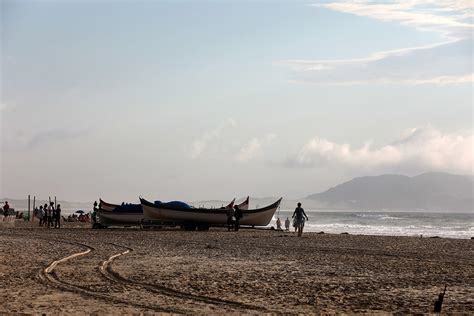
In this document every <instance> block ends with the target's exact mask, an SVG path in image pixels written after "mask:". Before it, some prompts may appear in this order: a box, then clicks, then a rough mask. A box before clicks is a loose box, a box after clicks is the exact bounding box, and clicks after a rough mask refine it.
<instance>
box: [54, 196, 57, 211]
mask: <svg viewBox="0 0 474 316" xmlns="http://www.w3.org/2000/svg"><path fill="white" fill-rule="evenodd" d="M56 206H57V205H56V196H54V208H56Z"/></svg>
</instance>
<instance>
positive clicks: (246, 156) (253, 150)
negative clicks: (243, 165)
mask: <svg viewBox="0 0 474 316" xmlns="http://www.w3.org/2000/svg"><path fill="white" fill-rule="evenodd" d="M275 137H276V135H275V134H267V135H266V136H265V137H263V138H257V137H254V138H252V139H250V140H249V141H248V142H247V143H246V144H245V145H244V146H242V148H241V149H240V151H239V155H238V157H237V159H238V160H239V161H242V162H246V161H249V160H251V159H253V158H255V157H257V156H258V155H259V154H261V153H262V147H263V146H265V145H268V144H270V143H271V142H272V141H273V140H274V139H275Z"/></svg>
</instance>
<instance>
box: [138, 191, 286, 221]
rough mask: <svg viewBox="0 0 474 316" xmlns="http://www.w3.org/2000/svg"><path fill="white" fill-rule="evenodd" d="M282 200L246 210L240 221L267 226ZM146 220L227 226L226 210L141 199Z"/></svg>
mask: <svg viewBox="0 0 474 316" xmlns="http://www.w3.org/2000/svg"><path fill="white" fill-rule="evenodd" d="M281 200H282V199H281V198H280V199H279V200H278V201H276V202H275V203H273V204H271V205H268V206H266V207H262V208H259V209H254V210H246V211H245V212H243V217H242V219H241V220H240V224H241V225H248V226H266V225H268V224H269V223H270V221H271V219H272V217H273V214H275V211H276V210H277V209H278V207H279V206H280V202H281ZM140 202H141V205H142V208H143V215H144V218H145V220H152V221H153V220H156V221H161V222H166V221H169V222H173V223H195V224H205V225H210V226H212V225H225V224H227V209H226V208H217V209H213V208H195V207H191V206H181V207H180V206H175V205H170V203H152V202H149V201H147V200H145V199H143V198H140Z"/></svg>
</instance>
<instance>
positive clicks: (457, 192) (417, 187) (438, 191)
mask: <svg viewBox="0 0 474 316" xmlns="http://www.w3.org/2000/svg"><path fill="white" fill-rule="evenodd" d="M473 184H474V181H473V177H470V176H461V175H452V174H447V173H424V174H421V175H419V176H416V177H407V176H403V175H391V174H386V175H381V176H374V177H360V178H355V179H353V180H351V181H348V182H345V183H342V184H339V185H337V186H336V187H334V188H331V189H329V190H327V191H325V192H322V193H318V194H313V195H310V196H308V197H307V198H308V199H310V200H313V201H317V202H319V203H320V205H321V207H322V208H328V209H361V210H411V211H417V210H420V211H421V210H425V211H446V212H471V211H473V210H474V191H473Z"/></svg>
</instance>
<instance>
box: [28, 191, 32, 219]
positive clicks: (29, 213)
mask: <svg viewBox="0 0 474 316" xmlns="http://www.w3.org/2000/svg"><path fill="white" fill-rule="evenodd" d="M30 202H31V198H30V195H29V194H28V220H29V221H31V212H30V211H31V209H30Z"/></svg>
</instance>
